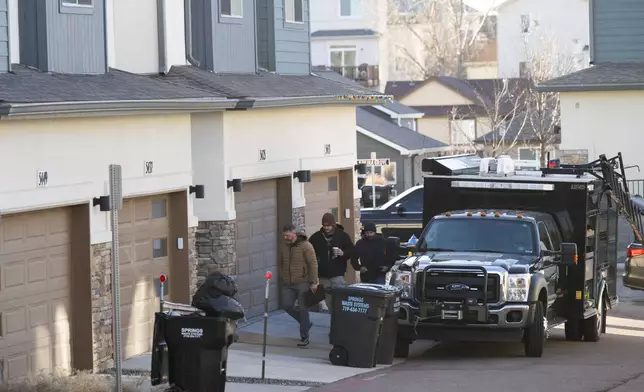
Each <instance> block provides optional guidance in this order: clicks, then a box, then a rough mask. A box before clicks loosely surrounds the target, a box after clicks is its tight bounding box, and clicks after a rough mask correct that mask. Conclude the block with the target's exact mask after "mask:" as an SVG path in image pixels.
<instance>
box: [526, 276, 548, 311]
mask: <svg viewBox="0 0 644 392" xmlns="http://www.w3.org/2000/svg"><path fill="white" fill-rule="evenodd" d="M544 287H545V288H547V287H548V283H547V282H546V278H545V277H544V276H543V275H542V274H540V273H536V274H533V275H532V278H530V292H529V293H528V303H529V304H530V313H529V316H528V317H529V320H530V322H532V321H533V320H534V311H535V310H534V309H535V305H536V303H537V301H538V300H539V293H540V292H541V290H542V289H543V288H544ZM546 290H547V289H546ZM545 306H546V308H544V309H543V310H544V312H545V311H547V310H548V309H547V306H548V303H547V302H546V305H545Z"/></svg>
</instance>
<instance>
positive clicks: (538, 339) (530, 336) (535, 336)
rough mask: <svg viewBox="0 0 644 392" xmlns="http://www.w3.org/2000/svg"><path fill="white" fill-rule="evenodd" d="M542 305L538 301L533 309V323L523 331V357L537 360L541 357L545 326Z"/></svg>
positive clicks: (544, 340)
mask: <svg viewBox="0 0 644 392" xmlns="http://www.w3.org/2000/svg"><path fill="white" fill-rule="evenodd" d="M544 320H545V313H544V310H543V304H542V303H541V301H538V302H537V304H536V305H535V309H534V321H533V322H532V325H531V326H530V327H528V328H526V330H525V340H524V346H525V355H526V356H528V357H534V358H539V357H541V356H542V355H543V347H544V346H545V344H546V326H545V322H544Z"/></svg>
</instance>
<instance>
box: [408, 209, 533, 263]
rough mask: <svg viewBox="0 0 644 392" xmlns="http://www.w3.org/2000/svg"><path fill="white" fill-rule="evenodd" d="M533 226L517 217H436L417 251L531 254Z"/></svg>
mask: <svg viewBox="0 0 644 392" xmlns="http://www.w3.org/2000/svg"><path fill="white" fill-rule="evenodd" d="M534 238H535V235H534V225H532V224H530V223H526V222H522V221H520V220H506V219H501V220H495V219H467V218H454V217H452V218H450V219H437V220H435V221H434V222H432V223H431V225H430V226H429V227H428V229H427V232H426V233H425V235H424V236H423V238H422V239H421V240H420V242H419V243H418V249H419V250H424V249H427V250H431V249H448V250H450V251H455V252H489V253H513V254H521V255H535V254H537V252H536V250H535V246H534V245H535V242H534Z"/></svg>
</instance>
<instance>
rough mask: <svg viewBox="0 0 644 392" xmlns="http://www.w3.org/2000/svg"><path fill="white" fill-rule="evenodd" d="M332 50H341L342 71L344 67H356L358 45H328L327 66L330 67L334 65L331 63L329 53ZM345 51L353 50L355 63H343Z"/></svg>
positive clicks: (357, 62)
mask: <svg viewBox="0 0 644 392" xmlns="http://www.w3.org/2000/svg"><path fill="white" fill-rule="evenodd" d="M333 52H342V65H341V67H342V71H343V72H344V69H345V68H346V67H354V68H357V67H358V64H359V61H358V47H357V46H356V45H329V57H328V58H329V66H330V67H335V65H333V64H331V54H332V53H333ZM345 52H355V59H356V63H355V64H345V61H344V59H345V55H344V53H345Z"/></svg>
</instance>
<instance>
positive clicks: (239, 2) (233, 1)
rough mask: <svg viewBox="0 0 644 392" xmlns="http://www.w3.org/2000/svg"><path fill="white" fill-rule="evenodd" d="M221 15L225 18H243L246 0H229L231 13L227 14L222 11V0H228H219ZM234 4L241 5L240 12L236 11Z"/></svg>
mask: <svg viewBox="0 0 644 392" xmlns="http://www.w3.org/2000/svg"><path fill="white" fill-rule="evenodd" d="M219 1H220V2H219V15H221V17H223V18H231V19H242V18H243V17H244V0H227V1H230V15H226V14H224V13H222V12H221V1H226V0H219ZM233 4H237V5H238V6H239V14H235V13H234V12H235V11H236V10H235V7H233Z"/></svg>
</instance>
